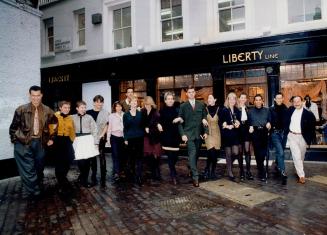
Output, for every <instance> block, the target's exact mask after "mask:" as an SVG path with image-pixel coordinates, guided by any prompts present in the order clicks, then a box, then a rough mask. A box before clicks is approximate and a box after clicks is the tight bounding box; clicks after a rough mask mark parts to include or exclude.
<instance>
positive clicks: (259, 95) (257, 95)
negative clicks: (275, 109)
mask: <svg viewBox="0 0 327 235" xmlns="http://www.w3.org/2000/svg"><path fill="white" fill-rule="evenodd" d="M257 97H260V98H261V99H262V100H263V98H262V95H261V94H256V95H255V96H254V99H253V100H255V98H257Z"/></svg>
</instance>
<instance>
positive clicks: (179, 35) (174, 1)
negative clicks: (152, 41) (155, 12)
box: [160, 0, 183, 42]
mask: <svg viewBox="0 0 327 235" xmlns="http://www.w3.org/2000/svg"><path fill="white" fill-rule="evenodd" d="M160 15H161V30H162V41H163V42H167V41H173V40H179V39H183V16H182V0H161V10H160Z"/></svg>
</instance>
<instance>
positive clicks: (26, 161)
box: [14, 139, 45, 196]
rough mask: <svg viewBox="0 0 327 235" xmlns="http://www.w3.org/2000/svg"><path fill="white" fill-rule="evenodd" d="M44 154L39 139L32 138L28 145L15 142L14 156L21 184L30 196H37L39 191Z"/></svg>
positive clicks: (41, 181)
mask: <svg viewBox="0 0 327 235" xmlns="http://www.w3.org/2000/svg"><path fill="white" fill-rule="evenodd" d="M44 154H45V152H44V148H43V147H42V143H41V140H40V139H32V142H31V144H30V145H23V144H21V143H20V142H17V143H15V146H14V156H15V160H16V163H17V168H18V172H19V175H20V177H21V179H22V184H23V186H24V188H25V189H26V190H27V192H28V193H29V195H31V196H37V195H39V194H40V193H41V187H42V183H43V170H44Z"/></svg>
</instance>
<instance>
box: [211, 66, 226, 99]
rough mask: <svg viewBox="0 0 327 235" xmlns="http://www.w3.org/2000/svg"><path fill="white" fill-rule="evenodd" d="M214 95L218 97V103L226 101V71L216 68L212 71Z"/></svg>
mask: <svg viewBox="0 0 327 235" xmlns="http://www.w3.org/2000/svg"><path fill="white" fill-rule="evenodd" d="M211 76H212V85H213V88H212V89H213V95H214V96H215V98H216V99H217V104H218V105H223V104H224V101H225V84H224V72H223V71H219V70H218V69H214V70H213V71H212V72H211Z"/></svg>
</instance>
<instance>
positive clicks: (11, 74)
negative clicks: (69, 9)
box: [0, 0, 40, 160]
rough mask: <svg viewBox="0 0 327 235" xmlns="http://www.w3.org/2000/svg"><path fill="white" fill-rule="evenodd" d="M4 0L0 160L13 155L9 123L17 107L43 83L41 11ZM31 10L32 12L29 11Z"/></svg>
mask: <svg viewBox="0 0 327 235" xmlns="http://www.w3.org/2000/svg"><path fill="white" fill-rule="evenodd" d="M18 7H19V5H16V3H15V1H11V0H0V52H1V53H0V150H1V151H0V160H3V159H8V158H12V157H13V146H12V144H11V143H10V139H9V126H10V123H11V121H12V118H13V115H14V111H15V109H16V108H17V107H18V106H19V105H21V104H24V103H27V102H28V101H29V100H28V89H29V88H30V86H32V85H40V12H39V11H36V10H35V9H32V8H29V7H26V8H25V11H24V10H22V9H20V8H18ZM28 11H29V12H28Z"/></svg>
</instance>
